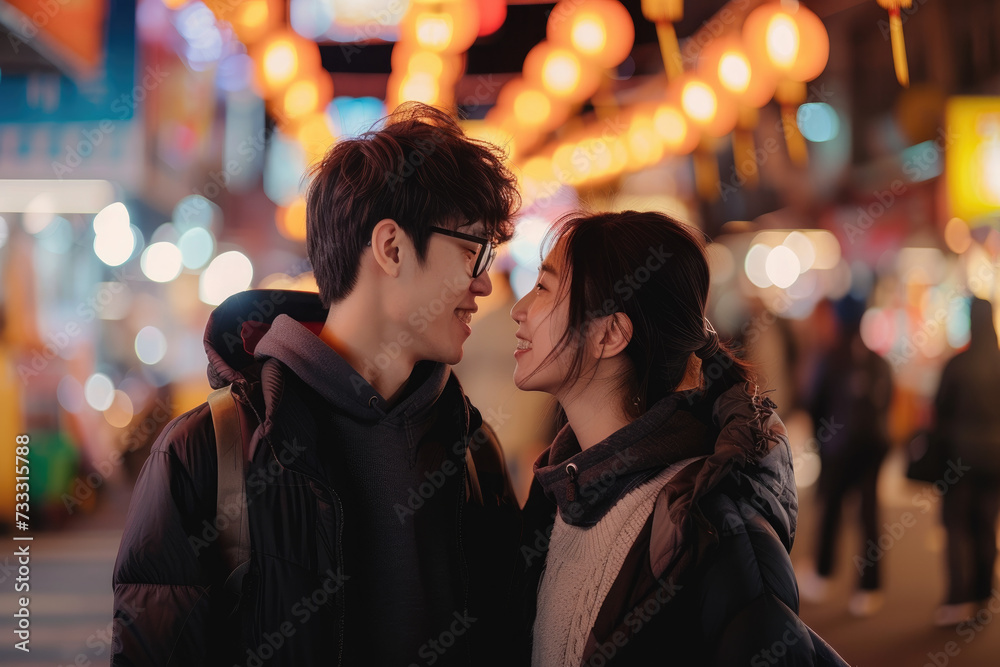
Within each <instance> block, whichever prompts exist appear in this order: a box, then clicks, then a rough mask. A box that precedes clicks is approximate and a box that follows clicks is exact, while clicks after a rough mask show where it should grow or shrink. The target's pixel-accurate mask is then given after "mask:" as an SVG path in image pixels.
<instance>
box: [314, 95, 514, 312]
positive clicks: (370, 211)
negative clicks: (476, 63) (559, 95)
mask: <svg viewBox="0 0 1000 667" xmlns="http://www.w3.org/2000/svg"><path fill="white" fill-rule="evenodd" d="M311 175H312V176H313V181H312V183H311V185H310V187H309V192H308V194H307V196H306V249H307V251H308V253H309V261H310V262H311V263H312V266H313V273H314V275H315V276H316V284H317V285H318V286H319V296H320V300H321V301H322V302H323V304H324V305H325V306H329V305H330V304H332V303H336V302H338V301H340V300H341V299H343V298H344V297H346V296H347V295H348V294H349V293H350V292H351V290H353V289H354V287H355V285H356V284H357V279H358V268H359V266H360V265H361V254H362V253H363V252H364V249H365V244H366V243H367V242H368V241H369V240H370V239H371V232H372V229H373V228H374V227H375V224H376V223H377V222H378V221H379V220H382V219H385V218H391V219H392V220H395V221H396V223H397V224H398V225H399V226H400V227H402V228H403V229H404V230H405V231H406V233H407V235H409V237H410V238H411V239H412V240H413V244H414V246H415V248H416V251H417V258H418V259H419V261H421V262H423V260H424V258H425V256H426V252H427V241H428V239H429V238H430V235H431V229H430V228H431V226H433V225H439V226H440V225H443V226H447V227H456V226H457V227H462V226H465V225H471V224H474V223H476V222H479V221H482V223H483V226H484V232H483V234H484V236H486V237H488V238H489V239H490V240H492V241H493V242H494V243H495V244H500V243H504V242H506V241H509V240H510V238H511V236H512V235H513V231H514V226H513V223H512V222H511V216H513V215H514V213H515V211H516V210H517V208H518V207H519V206H520V196H519V194H518V192H517V183H516V179H515V177H514V175H513V173H511V171H510V170H509V169H508V168H507V167H506V165H505V164H504V153H503V151H502V150H501V149H499V148H498V147H497V146H494V145H493V144H490V143H487V142H485V141H479V140H477V139H473V138H471V137H469V136H467V135H466V134H465V133H464V132H463V131H462V128H461V127H460V126H459V124H458V122H457V121H456V120H455V118H454V117H452V116H451V115H449V114H448V113H446V112H444V111H441V110H439V109H436V108H434V107H431V106H428V105H426V104H420V103H418V102H407V103H405V104H403V105H401V106H400V107H399V108H398V109H396V111H394V112H393V113H392V114H391V115H390V116H389V117H388V118H387V119H385V121H384V123H383V124H382V125H381V127H379V128H378V129H373V130H372V131H370V132H367V133H365V134H363V135H361V136H360V137H357V138H355V139H343V140H340V141H337V143H335V144H334V145H333V147H332V148H331V149H330V151H329V152H328V153H327V154H326V156H325V157H324V158H323V159H322V160H321V161H320V162H318V163H317V164H316V165H315V166H313V168H312V170H311Z"/></svg>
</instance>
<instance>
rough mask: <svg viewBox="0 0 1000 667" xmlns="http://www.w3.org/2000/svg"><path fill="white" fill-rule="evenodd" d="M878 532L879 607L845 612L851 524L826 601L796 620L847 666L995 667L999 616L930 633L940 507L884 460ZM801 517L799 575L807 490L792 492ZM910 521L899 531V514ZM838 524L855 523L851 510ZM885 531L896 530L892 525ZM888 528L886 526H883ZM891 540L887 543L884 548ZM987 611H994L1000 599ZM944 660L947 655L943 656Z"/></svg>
mask: <svg viewBox="0 0 1000 667" xmlns="http://www.w3.org/2000/svg"><path fill="white" fill-rule="evenodd" d="M879 497H880V500H881V512H880V522H879V523H880V525H881V526H882V527H883V532H884V533H885V534H886V535H888V537H886V538H885V539H884V543H885V544H886V545H887V546H888V547H889V548H888V549H886V550H885V552H884V554H883V555H882V560H881V563H882V566H883V569H882V575H883V581H884V583H883V586H884V590H885V594H886V603H885V606H884V607H883V609H882V610H881V611H880V612H879V613H877V614H875V615H874V616H872V617H870V618H867V619H857V618H854V617H852V616H851V615H850V614H848V612H847V601H848V598H849V597H850V594H851V592H852V591H853V587H854V585H855V583H856V581H857V569H856V568H855V565H854V563H853V562H852V557H853V556H854V554H855V553H859V552H858V551H857V549H858V547H859V545H860V541H861V539H860V537H859V535H858V532H859V529H858V528H855V526H856V522H854V523H852V525H851V527H850V530H848V531H845V532H844V533H843V539H842V544H841V545H840V547H841V548H840V549H839V560H838V563H837V572H836V576H835V578H834V582H833V586H832V590H831V594H830V597H829V600H828V601H827V602H825V603H823V604H822V605H810V604H806V603H802V606H801V609H800V615H801V617H802V619H803V620H804V621H805V622H806V623H808V624H809V625H810V626H811V627H812V628H813V629H814V630H816V631H817V632H818V633H819V634H820V635H821V636H822V637H823V638H824V639H826V640H827V641H828V642H829V643H830V644H831V645H833V647H834V648H836V649H837V650H838V651H839V652H840V654H841V655H842V656H843V657H844V659H846V660H847V661H848V662H850V663H851V664H852V665H865V666H871V667H882V666H883V665H884V666H890V667H924V666H925V665H929V666H931V667H944V666H945V665H950V666H952V667H995V666H997V665H1000V623H994V622H993V620H994V618H995V617H998V616H1000V614H997V613H995V612H994V611H991V610H990V609H989V608H988V607H987V608H986V609H984V610H983V611H981V612H980V616H979V622H977V623H975V624H970V625H967V626H963V627H961V628H960V629H956V628H947V629H940V628H935V627H934V626H933V625H932V624H931V620H930V619H931V614H932V613H933V611H934V608H935V607H936V606H937V604H938V603H939V602H940V600H941V599H942V597H943V595H944V586H945V572H944V554H943V547H944V531H943V529H942V528H941V527H940V520H939V513H940V500H939V499H938V497H937V496H936V495H934V494H933V492H932V491H931V487H929V486H926V485H920V484H912V483H909V482H906V481H905V480H904V479H903V476H902V462H901V460H899V459H898V458H890V459H889V460H888V461H887V462H886V465H885V468H883V471H882V479H881V481H880V485H879ZM800 501H801V504H802V510H801V513H800V519H799V534H798V536H797V540H796V544H795V547H794V548H793V549H792V559H793V562H794V563H795V565H796V569H798V570H800V571H801V570H802V569H804V567H805V566H806V565H807V564H808V563H809V562H810V560H811V555H812V553H811V552H812V550H813V543H814V541H815V507H814V505H813V503H812V494H811V493H810V492H809V491H805V492H802V493H800ZM907 513H909V515H911V516H912V517H913V519H914V520H915V523H914V522H911V521H909V520H908V519H907V520H906V523H911V524H912V525H911V526H910V527H906V526H903V525H902V524H903V523H904V519H905V518H906V516H905V515H906V514H907ZM844 515H845V517H856V516H857V510H856V507H854V508H851V509H848V510H846V511H845V513H844ZM893 524H899V525H896V526H893ZM887 526H888V527H887ZM890 538H891V544H890ZM996 595H997V597H996V599H995V600H994V601H993V603H992V604H993V609H994V610H996V612H1000V592H997V594H996ZM949 651H950V653H951V655H949V653H948V652H949Z"/></svg>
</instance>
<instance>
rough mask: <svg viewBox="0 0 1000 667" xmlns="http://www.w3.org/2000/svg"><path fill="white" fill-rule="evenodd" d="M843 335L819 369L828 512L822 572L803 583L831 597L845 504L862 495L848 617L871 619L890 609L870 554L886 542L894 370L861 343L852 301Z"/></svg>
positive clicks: (803, 589) (819, 432)
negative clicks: (882, 487)
mask: <svg viewBox="0 0 1000 667" xmlns="http://www.w3.org/2000/svg"><path fill="white" fill-rule="evenodd" d="M835 310H836V311H837V316H838V318H837V319H838V322H839V328H840V335H839V337H838V339H837V342H836V343H835V344H834V346H833V347H832V348H831V349H830V351H829V352H828V353H827V354H826V355H825V356H824V358H823V360H822V361H821V362H820V365H819V367H818V369H817V374H816V380H815V389H814V392H813V396H812V400H811V401H810V409H809V411H810V413H811V416H812V421H813V425H814V427H815V430H816V441H817V442H818V443H819V455H820V464H821V469H820V474H819V480H818V485H817V497H818V500H819V503H820V506H821V508H822V509H821V513H820V521H819V532H818V535H817V544H816V565H815V571H807V572H805V573H804V575H803V576H802V579H801V581H800V588H799V592H800V594H801V595H802V598H803V599H805V600H808V601H811V602H820V601H822V600H824V599H825V598H826V592H827V588H828V580H829V577H830V575H831V574H832V573H833V569H834V561H835V557H836V554H837V542H838V539H839V536H840V519H841V512H842V509H843V505H844V500H845V499H846V498H847V497H848V496H852V495H855V494H856V495H859V496H860V500H861V505H860V516H859V519H860V524H861V532H862V543H861V548H860V552H861V553H860V554H859V556H858V557H855V558H854V559H853V562H854V564H855V565H856V568H857V570H858V580H859V581H858V589H857V590H856V591H855V593H854V594H853V595H852V596H851V599H850V602H849V603H848V610H849V611H850V612H851V613H852V614H854V615H855V616H868V615H871V614H873V613H875V612H876V611H878V609H879V608H880V607H881V606H882V604H883V601H884V600H883V596H882V593H881V592H880V586H881V570H882V564H881V559H880V558H877V557H876V558H873V557H871V556H870V554H869V551H871V550H872V546H873V545H878V543H879V527H878V475H879V470H880V469H881V467H882V462H883V460H885V456H886V454H887V453H888V452H889V445H890V439H889V406H890V403H891V402H892V391H893V389H892V370H891V368H890V367H889V364H888V362H886V360H885V359H883V358H882V357H881V356H880V355H878V354H877V353H875V352H873V351H872V350H869V349H868V347H867V346H866V345H865V343H864V341H863V340H862V339H861V315H862V314H863V312H864V304H863V303H862V302H860V301H857V300H855V299H853V298H851V297H846V298H844V299H842V300H841V301H840V302H838V303H837V304H836V307H835Z"/></svg>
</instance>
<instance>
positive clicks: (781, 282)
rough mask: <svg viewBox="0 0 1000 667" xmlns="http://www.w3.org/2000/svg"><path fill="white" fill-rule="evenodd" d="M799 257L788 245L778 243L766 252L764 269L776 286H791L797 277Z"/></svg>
mask: <svg viewBox="0 0 1000 667" xmlns="http://www.w3.org/2000/svg"><path fill="white" fill-rule="evenodd" d="M799 268H800V266H799V258H798V257H797V256H796V255H795V253H794V252H793V251H792V249H791V248H789V247H788V246H783V245H779V246H778V247H777V248H772V249H771V252H769V253H767V259H766V260H765V261H764V270H765V271H766V272H767V277H768V279H769V280H770V281H771V282H772V283H774V285H775V286H776V287H780V288H782V289H784V288H786V287H791V285H792V283H794V282H795V281H796V280H797V279H798V277H799Z"/></svg>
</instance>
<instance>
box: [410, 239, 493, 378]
mask: <svg viewBox="0 0 1000 667" xmlns="http://www.w3.org/2000/svg"><path fill="white" fill-rule="evenodd" d="M440 226H442V227H447V228H449V229H453V226H452V225H440ZM457 231H460V232H462V233H464V234H470V235H473V236H482V235H483V225H482V223H476V224H473V225H468V226H465V227H461V228H459V229H458V230H457ZM478 250H479V246H478V245H477V244H476V243H475V242H472V241H466V240H464V239H458V238H453V237H450V236H445V235H444V234H438V233H432V234H431V235H430V239H429V240H428V243H427V254H426V257H425V260H424V263H423V265H422V266H421V265H419V264H417V263H416V262H413V263H411V265H410V266H409V267H408V269H407V270H406V273H405V274H404V275H403V276H401V277H402V278H403V282H402V283H401V293H400V296H401V297H402V300H403V301H404V303H403V304H402V310H401V311H397V312H399V315H400V316H403V317H404V318H405V321H404V322H403V323H402V324H403V327H404V328H405V329H406V330H408V331H409V332H410V334H411V335H412V336H413V341H414V343H413V352H414V356H415V358H416V359H418V360H424V359H427V360H431V361H440V362H443V363H446V364H457V363H458V362H459V361H461V360H462V345H463V344H464V343H465V340H466V339H467V338H468V337H469V334H471V333H472V329H471V328H470V327H469V323H470V322H471V321H472V314H473V313H474V312H476V310H478V309H479V306H477V305H476V297H480V296H488V295H489V294H490V292H492V291H493V284H492V283H491V282H490V278H489V274H488V272H486V271H483V273H482V274H480V275H479V276H478V277H477V278H475V279H473V278H472V270H473V265H474V263H475V261H476V255H477V253H478Z"/></svg>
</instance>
